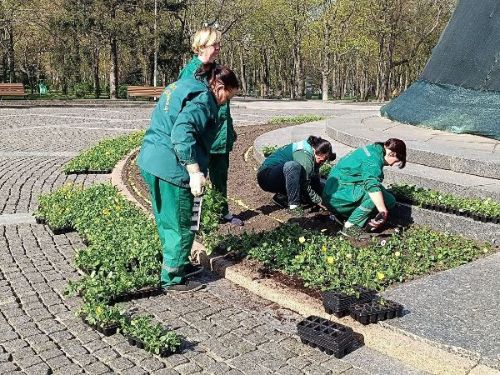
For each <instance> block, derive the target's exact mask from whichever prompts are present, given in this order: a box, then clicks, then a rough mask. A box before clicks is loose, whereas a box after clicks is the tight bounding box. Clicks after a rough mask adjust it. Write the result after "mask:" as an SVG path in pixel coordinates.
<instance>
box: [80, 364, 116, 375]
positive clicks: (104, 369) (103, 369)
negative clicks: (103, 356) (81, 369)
mask: <svg viewBox="0 0 500 375" xmlns="http://www.w3.org/2000/svg"><path fill="white" fill-rule="evenodd" d="M85 371H86V372H87V373H89V374H94V375H99V374H106V373H108V372H110V371H111V370H110V368H109V367H108V366H106V365H105V364H104V363H101V362H93V363H91V364H89V365H86V366H85Z"/></svg>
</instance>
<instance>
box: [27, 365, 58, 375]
mask: <svg viewBox="0 0 500 375" xmlns="http://www.w3.org/2000/svg"><path fill="white" fill-rule="evenodd" d="M23 371H24V372H25V373H26V374H28V375H47V374H51V373H52V370H51V369H50V367H49V366H48V365H47V364H46V363H39V364H37V365H35V366H31V367H28V368H26V369H23Z"/></svg>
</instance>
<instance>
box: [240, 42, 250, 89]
mask: <svg viewBox="0 0 500 375" xmlns="http://www.w3.org/2000/svg"><path fill="white" fill-rule="evenodd" d="M239 57H240V82H241V91H242V93H243V95H246V94H247V89H248V87H247V79H246V65H245V56H243V48H240V49H239Z"/></svg>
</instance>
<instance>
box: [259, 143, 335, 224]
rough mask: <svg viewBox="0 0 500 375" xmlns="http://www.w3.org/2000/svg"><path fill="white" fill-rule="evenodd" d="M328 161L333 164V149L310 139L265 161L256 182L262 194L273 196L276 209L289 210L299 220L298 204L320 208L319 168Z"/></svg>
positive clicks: (275, 153)
mask: <svg viewBox="0 0 500 375" xmlns="http://www.w3.org/2000/svg"><path fill="white" fill-rule="evenodd" d="M327 160H335V153H334V152H333V151H332V145H331V144H330V142H328V141H327V140H324V139H322V138H320V137H315V136H313V135H311V136H310V137H309V138H307V139H306V140H303V141H300V142H295V143H291V144H288V145H285V146H283V147H281V148H279V149H278V150H276V151H275V152H273V153H272V154H271V155H270V156H269V157H267V158H266V159H265V160H264V162H263V163H262V165H261V166H260V168H259V171H258V172H257V182H258V184H259V186H260V187H261V188H262V190H264V191H268V192H271V193H276V194H275V195H274V197H273V200H274V201H275V202H276V203H277V204H278V205H280V206H282V207H288V208H289V212H290V214H291V215H292V216H295V217H300V216H302V215H303V209H302V207H301V203H305V204H314V205H318V206H321V207H323V205H322V203H321V191H322V189H323V187H322V186H321V182H320V179H319V167H320V166H321V165H322V164H323V163H324V162H325V161H327ZM323 208H324V207H323Z"/></svg>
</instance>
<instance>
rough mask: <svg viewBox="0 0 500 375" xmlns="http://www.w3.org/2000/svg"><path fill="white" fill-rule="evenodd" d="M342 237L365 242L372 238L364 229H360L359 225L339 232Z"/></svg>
mask: <svg viewBox="0 0 500 375" xmlns="http://www.w3.org/2000/svg"><path fill="white" fill-rule="evenodd" d="M339 233H340V234H341V235H342V236H345V237H347V238H352V239H356V240H363V239H367V238H370V235H369V234H368V233H366V232H365V231H364V230H363V228H360V227H358V226H357V225H353V226H351V227H349V228H346V227H344V228H342V230H341V231H340V232H339Z"/></svg>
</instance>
